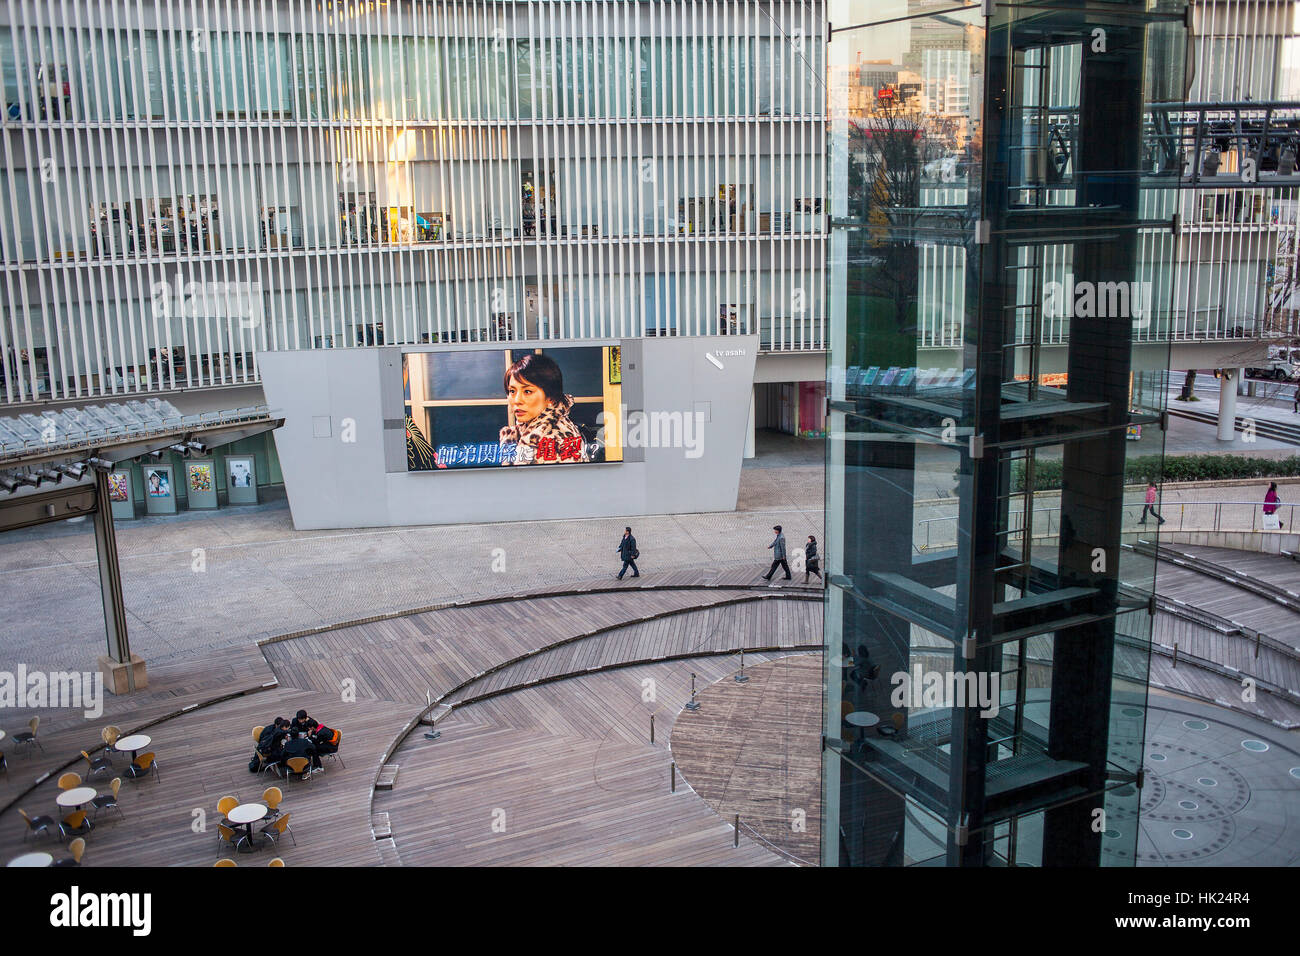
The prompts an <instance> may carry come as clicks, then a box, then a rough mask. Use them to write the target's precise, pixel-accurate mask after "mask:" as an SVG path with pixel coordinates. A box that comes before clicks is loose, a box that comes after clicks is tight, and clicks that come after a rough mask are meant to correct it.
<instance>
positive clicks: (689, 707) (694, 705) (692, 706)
mask: <svg viewBox="0 0 1300 956" xmlns="http://www.w3.org/2000/svg"><path fill="white" fill-rule="evenodd" d="M686 709H687V710H699V709H700V705H699V703H698V702H697V701H696V700H695V675H694V674H692V675H691V699H690V700H689V701H688V702H687V704H686Z"/></svg>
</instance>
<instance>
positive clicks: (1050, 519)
mask: <svg viewBox="0 0 1300 956" xmlns="http://www.w3.org/2000/svg"><path fill="white" fill-rule="evenodd" d="M1273 503H1274V504H1276V505H1277V511H1276V512H1274V513H1275V514H1277V515H1279V516H1280V515H1281V513H1282V509H1283V508H1286V509H1289V510H1288V511H1287V512H1286V516H1285V517H1286V520H1285V521H1284V522H1283V527H1282V528H1265V527H1264V526H1263V518H1264V505H1265V504H1266V502H1263V501H1260V500H1258V499H1256V500H1254V501H1235V500H1231V499H1224V500H1216V501H1178V502H1166V503H1165V504H1160V505H1157V506H1156V508H1157V510H1158V511H1159V513H1160V515H1161V517H1163V518H1164V519H1165V530H1166V531H1212V532H1213V531H1251V532H1261V533H1263V532H1268V533H1279V534H1281V533H1288V532H1290V533H1294V531H1296V530H1300V529H1298V528H1297V527H1296V525H1295V519H1296V512H1295V509H1296V508H1297V507H1300V502H1284V501H1278V502H1273ZM1225 506H1227V507H1228V508H1230V509H1232V510H1231V511H1225ZM1142 508H1143V506H1142V505H1139V504H1136V503H1134V504H1126V505H1125V506H1124V513H1125V518H1126V520H1125V525H1126V526H1127V525H1128V524H1130V523H1132V524H1137V523H1138V520H1137V516H1138V515H1140V514H1141V511H1142ZM1204 508H1213V509H1214V514H1213V522H1212V524H1211V525H1209V526H1206V525H1204V524H1200V523H1193V521H1199V519H1197V517H1196V515H1195V514H1194V513H1190V512H1193V511H1194V509H1204ZM1242 509H1250V510H1249V514H1250V521H1249V526H1247V523H1246V522H1245V521H1244V520H1239V521H1237V522H1236V523H1231V522H1229V520H1228V519H1229V518H1234V517H1240V518H1244V516H1245V514H1246V513H1247V512H1246V511H1244V510H1242ZM1060 511H1061V506H1060V505H1053V506H1051V507H1047V508H1034V509H1033V512H1032V513H1033V515H1034V519H1035V524H1036V523H1037V522H1038V520H1039V517H1040V516H1045V517H1046V519H1047V524H1046V528H1045V530H1044V531H1043V532H1037V531H1036V533H1037V534H1038V535H1040V536H1042V535H1046V536H1048V537H1050V536H1052V535H1053V534H1054V533H1055V532H1054V530H1053V529H1054V527H1055V528H1059V526H1060V518H1059V514H1060ZM1024 515H1025V512H1024V509H1021V510H1019V511H1012V512H1011V513H1010V515H1009V518H1010V520H1011V527H1010V528H1009V529H1008V530H1009V531H1010V532H1011V533H1013V534H1014V533H1015V532H1017V531H1020V530H1023V528H1024ZM1130 516H1131V518H1132V521H1131V522H1130V521H1129V520H1127V519H1128V518H1129V517H1130ZM959 517H960V515H958V514H951V515H939V516H937V517H934V518H920V519H918V521H917V524H918V525H920V526H922V527H923V528H924V530H925V543H924V544H922V545H919V546H918V550H920V551H930V550H932V549H933V548H934V547H936V546H938V547H951V546H952V544H953V543H955V541H949V540H948V539H944V540H943V541H940V542H938V543H937V545H936V543H935V542H934V541H933V540H932V533H931V526H932V525H934V524H936V523H938V522H941V521H956V520H957V519H958V518H959ZM1279 520H1281V518H1279ZM1017 522H1018V523H1017ZM1133 530H1138V529H1133Z"/></svg>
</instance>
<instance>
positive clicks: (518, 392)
mask: <svg viewBox="0 0 1300 956" xmlns="http://www.w3.org/2000/svg"><path fill="white" fill-rule="evenodd" d="M506 400H507V401H509V402H510V408H511V410H512V411H513V412H514V413H515V422H516V423H518V424H520V425H524V424H527V423H528V422H531V421H532V420H533V419H534V418H536V417H537V416H538V415H540V414H541V413H542V412H543V411H544V410H545V409H546V406H547V400H546V393H545V392H543V391H542V390H541V389H540V388H538V387H537V386H536V385H534V384H533V383H532V382H529V381H527V380H525V379H522V378H519V377H518V376H517V375H512V376H510V387H509V388H508V389H507V390H506Z"/></svg>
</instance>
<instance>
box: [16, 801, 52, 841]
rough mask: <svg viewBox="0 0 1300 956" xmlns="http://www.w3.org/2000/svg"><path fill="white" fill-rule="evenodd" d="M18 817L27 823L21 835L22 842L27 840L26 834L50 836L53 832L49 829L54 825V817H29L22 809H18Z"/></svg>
mask: <svg viewBox="0 0 1300 956" xmlns="http://www.w3.org/2000/svg"><path fill="white" fill-rule="evenodd" d="M18 815H19V816H20V817H22V818H23V819H24V820H26V821H27V830H26V832H25V833H23V840H26V839H27V834H28V833H35V834H40V833H44V834H45V835H46V836H50V835H52V833H53V831H52V830H51V829H50V828H51V827H53V826H54V825H55V820H54V817H29V816H28V815H27V811H26V810H24V809H23V808H22V807H19V808H18Z"/></svg>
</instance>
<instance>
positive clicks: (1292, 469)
mask: <svg viewBox="0 0 1300 956" xmlns="http://www.w3.org/2000/svg"><path fill="white" fill-rule="evenodd" d="M1297 476H1300V455H1292V456H1291V457H1290V458H1247V457H1246V456H1244V455H1176V456H1171V457H1168V458H1162V457H1161V456H1159V455H1142V456H1140V457H1137V458H1130V459H1129V460H1128V461H1126V462H1125V463H1124V481H1125V482H1126V483H1127V484H1130V485H1140V484H1145V483H1146V482H1148V481H1152V480H1154V481H1156V482H1164V481H1228V480H1233V479H1250V478H1292V477H1297ZM1060 487H1061V461H1060V459H1051V458H1049V459H1045V460H1039V461H1036V462H1034V490H1035V491H1055V490H1057V489H1059V488H1060ZM1011 488H1012V491H1024V489H1025V468H1024V463H1023V462H1019V461H1017V462H1014V463H1012V466H1011Z"/></svg>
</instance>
